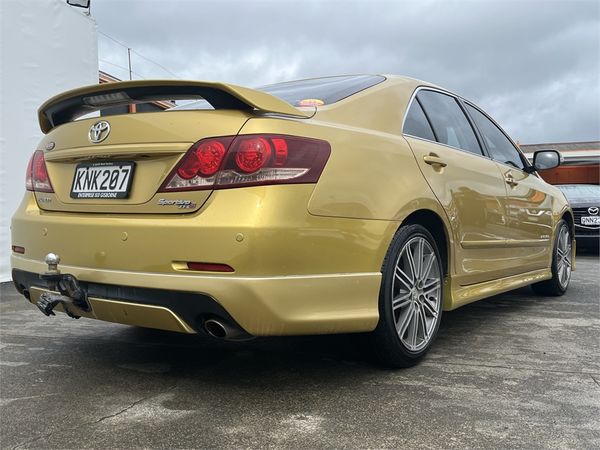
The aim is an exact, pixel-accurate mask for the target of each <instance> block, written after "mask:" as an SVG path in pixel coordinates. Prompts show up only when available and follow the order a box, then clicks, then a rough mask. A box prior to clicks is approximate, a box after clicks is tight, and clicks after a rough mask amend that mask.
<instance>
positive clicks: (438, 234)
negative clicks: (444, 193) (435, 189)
mask: <svg viewBox="0 0 600 450" xmlns="http://www.w3.org/2000/svg"><path fill="white" fill-rule="evenodd" d="M409 224H418V225H421V226H422V227H425V228H427V230H428V231H429V232H430V233H431V235H432V236H433V238H434V239H435V243H436V245H437V247H438V250H439V252H440V256H441V258H442V267H443V270H444V275H445V276H448V275H450V256H451V251H450V249H451V245H450V236H449V235H448V230H447V228H446V224H445V223H444V220H443V219H442V218H441V217H440V216H439V214H438V213H436V212H435V211H432V210H430V209H419V210H417V211H414V212H412V213H410V214H409V215H408V216H407V217H406V218H405V219H404V220H403V221H402V223H401V224H400V227H403V226H404V225H409Z"/></svg>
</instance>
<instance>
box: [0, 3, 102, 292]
mask: <svg viewBox="0 0 600 450" xmlns="http://www.w3.org/2000/svg"><path fill="white" fill-rule="evenodd" d="M0 51H1V54H0V281H8V280H9V279H10V270H9V257H10V252H11V250H10V249H11V239H10V229H9V226H10V217H11V215H12V213H13V211H14V210H15V209H16V208H17V206H18V205H19V202H20V201H21V199H22V198H23V193H24V191H25V169H26V168H27V162H28V161H29V157H30V156H31V154H32V153H33V151H34V150H35V149H36V147H37V145H38V142H39V140H40V138H41V137H42V132H41V131H40V128H39V125H38V121H37V108H38V107H39V106H40V105H41V104H42V103H43V102H44V101H45V100H47V99H48V98H50V97H52V96H53V95H56V94H58V93H59V92H62V91H65V90H67V89H72V88H75V87H79V86H82V85H87V84H96V83H98V41H97V34H96V23H95V22H94V21H93V20H92V19H91V18H90V17H88V16H85V15H83V14H82V13H81V11H80V10H79V9H78V8H73V7H71V6H68V5H67V4H66V2H65V1H64V0H27V1H17V0H14V1H10V0H9V1H5V0H0ZM50 250H51V249H49V251H50Z"/></svg>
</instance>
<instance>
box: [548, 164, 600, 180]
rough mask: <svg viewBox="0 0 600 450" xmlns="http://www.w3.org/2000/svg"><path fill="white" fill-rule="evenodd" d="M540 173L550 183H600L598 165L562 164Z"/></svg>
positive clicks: (599, 167)
mask: <svg viewBox="0 0 600 450" xmlns="http://www.w3.org/2000/svg"><path fill="white" fill-rule="evenodd" d="M540 175H541V176H542V178H543V179H544V180H546V181H547V182H548V183H550V184H600V165H598V164H582V165H573V166H567V165H564V166H559V167H557V168H556V169H551V170H542V171H541V172H540Z"/></svg>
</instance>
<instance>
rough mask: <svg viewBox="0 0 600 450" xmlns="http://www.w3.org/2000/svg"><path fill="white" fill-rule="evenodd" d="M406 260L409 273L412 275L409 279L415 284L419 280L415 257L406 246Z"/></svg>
mask: <svg viewBox="0 0 600 450" xmlns="http://www.w3.org/2000/svg"><path fill="white" fill-rule="evenodd" d="M406 259H408V266H409V267H410V273H411V274H412V277H411V279H412V281H413V282H415V281H417V279H418V278H419V276H418V274H419V272H417V268H416V262H415V257H414V255H413V253H412V252H411V251H410V246H408V247H407V249H406Z"/></svg>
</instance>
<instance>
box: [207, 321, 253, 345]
mask: <svg viewBox="0 0 600 450" xmlns="http://www.w3.org/2000/svg"><path fill="white" fill-rule="evenodd" d="M204 330H205V331H206V332H207V333H208V334H209V335H210V336H212V337H214V338H217V339H225V340H229V341H245V340H248V339H252V336H251V335H249V334H248V333H246V332H245V331H244V330H242V329H241V328H239V327H237V326H234V325H231V324H229V323H227V322H225V321H223V320H220V319H208V320H205V321H204Z"/></svg>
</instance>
